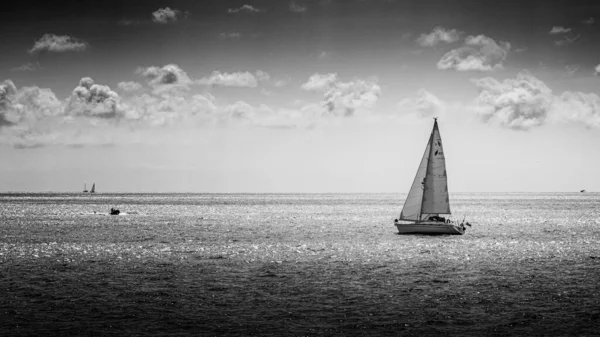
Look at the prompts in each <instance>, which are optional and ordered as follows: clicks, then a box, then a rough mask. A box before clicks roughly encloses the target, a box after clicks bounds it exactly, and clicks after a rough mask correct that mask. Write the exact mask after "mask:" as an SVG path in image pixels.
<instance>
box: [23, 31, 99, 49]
mask: <svg viewBox="0 0 600 337" xmlns="http://www.w3.org/2000/svg"><path fill="white" fill-rule="evenodd" d="M88 47H89V45H88V43H87V42H85V41H82V40H78V39H76V38H74V37H71V36H68V35H61V36H58V35H54V34H44V36H42V37H41V38H40V39H39V40H37V41H35V43H34V45H33V47H31V49H30V50H29V51H28V52H29V53H30V54H35V53H38V52H42V51H49V52H57V53H62V52H67V51H77V52H79V51H84V50H86V49H87V48H88Z"/></svg>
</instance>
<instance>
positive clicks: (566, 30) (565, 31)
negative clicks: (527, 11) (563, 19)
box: [549, 26, 571, 34]
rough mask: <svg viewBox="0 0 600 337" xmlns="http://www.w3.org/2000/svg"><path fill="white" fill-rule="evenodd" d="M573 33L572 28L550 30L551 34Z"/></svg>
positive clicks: (560, 27) (557, 27) (555, 27)
mask: <svg viewBox="0 0 600 337" xmlns="http://www.w3.org/2000/svg"><path fill="white" fill-rule="evenodd" d="M570 31H571V28H565V27H563V26H554V27H552V29H550V32H549V33H550V34H566V33H568V32H570Z"/></svg>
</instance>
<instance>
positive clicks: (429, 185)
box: [421, 120, 450, 215]
mask: <svg viewBox="0 0 600 337" xmlns="http://www.w3.org/2000/svg"><path fill="white" fill-rule="evenodd" d="M430 144H431V149H430V150H429V151H430V155H429V163H428V164H427V174H426V175H425V187H424V190H423V204H422V207H421V213H422V214H436V215H437V214H450V200H449V198H448V177H447V176H446V158H445V157H444V149H443V148H442V138H441V137H440V130H439V129H438V125H437V120H436V121H435V123H434V124H433V131H432V132H431V143H430Z"/></svg>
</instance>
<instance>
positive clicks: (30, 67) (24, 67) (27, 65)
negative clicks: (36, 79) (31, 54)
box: [12, 62, 40, 71]
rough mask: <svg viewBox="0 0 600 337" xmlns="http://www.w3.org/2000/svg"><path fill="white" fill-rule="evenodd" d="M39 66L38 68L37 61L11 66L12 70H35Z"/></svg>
mask: <svg viewBox="0 0 600 337" xmlns="http://www.w3.org/2000/svg"><path fill="white" fill-rule="evenodd" d="M39 68H40V64H39V63H37V62H36V63H31V62H28V63H25V64H22V65H21V66H19V67H16V68H12V70H13V71H35V70H37V69H39Z"/></svg>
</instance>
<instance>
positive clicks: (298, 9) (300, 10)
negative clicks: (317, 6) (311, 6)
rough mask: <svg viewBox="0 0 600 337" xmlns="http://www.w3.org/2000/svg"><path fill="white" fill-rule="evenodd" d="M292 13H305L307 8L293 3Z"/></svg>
mask: <svg viewBox="0 0 600 337" xmlns="http://www.w3.org/2000/svg"><path fill="white" fill-rule="evenodd" d="M290 11H291V12H294V13H304V12H306V6H302V5H298V4H297V3H296V2H295V1H291V2H290Z"/></svg>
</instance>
